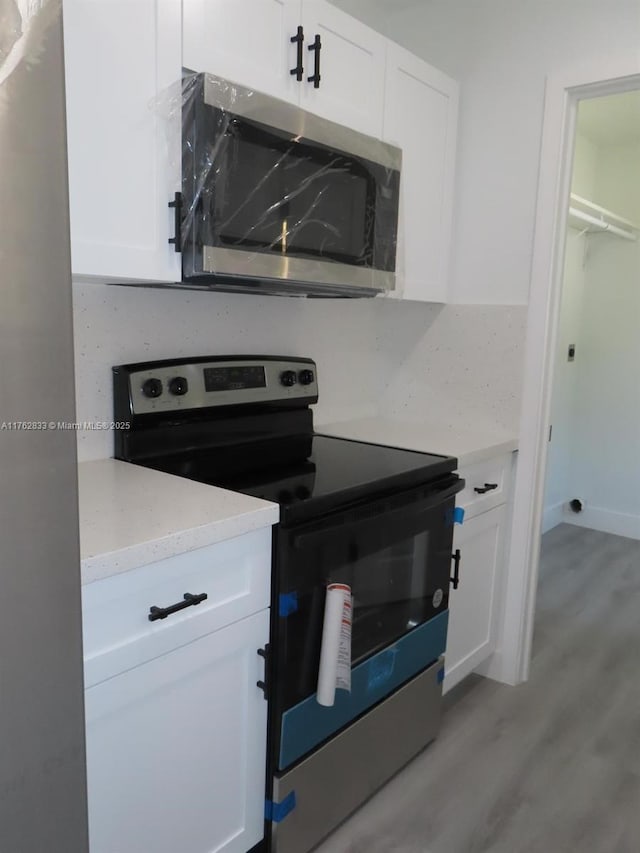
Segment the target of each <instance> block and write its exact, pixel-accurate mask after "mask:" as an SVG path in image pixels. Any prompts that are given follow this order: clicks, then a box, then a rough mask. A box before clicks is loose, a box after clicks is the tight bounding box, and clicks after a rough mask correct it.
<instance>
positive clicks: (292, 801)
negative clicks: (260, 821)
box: [264, 791, 296, 823]
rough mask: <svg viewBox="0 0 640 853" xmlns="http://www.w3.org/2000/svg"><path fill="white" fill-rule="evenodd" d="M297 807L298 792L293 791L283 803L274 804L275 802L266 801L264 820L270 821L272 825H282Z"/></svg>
mask: <svg viewBox="0 0 640 853" xmlns="http://www.w3.org/2000/svg"><path fill="white" fill-rule="evenodd" d="M295 807H296V792H295V791H291V793H290V794H287V796H286V797H285V798H284V800H283V801H282V802H281V803H274V802H273V800H265V801H264V819H265V820H270V821H271V823H281V821H283V820H284V819H285V817H286V816H287V815H288V814H291V812H292V811H293V810H294V809H295Z"/></svg>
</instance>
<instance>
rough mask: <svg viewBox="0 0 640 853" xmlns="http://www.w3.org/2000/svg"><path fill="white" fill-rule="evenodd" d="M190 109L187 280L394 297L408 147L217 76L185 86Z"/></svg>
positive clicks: (184, 220)
mask: <svg viewBox="0 0 640 853" xmlns="http://www.w3.org/2000/svg"><path fill="white" fill-rule="evenodd" d="M181 108H182V126H183V149H182V211H181V228H180V242H181V250H182V257H183V279H184V280H185V281H187V282H194V283H196V282H197V283H200V284H205V285H206V284H214V283H215V286H218V287H220V286H222V287H224V289H231V290H242V291H247V290H256V289H262V290H266V291H269V292H275V293H281V294H292V293H293V294H298V295H338V296H370V295H375V294H376V293H379V292H384V291H389V290H393V288H394V285H395V265H396V237H397V227H398V199H399V188H400V166H401V160H402V152H401V151H400V149H399V148H396V147H394V146H391V145H388V144H386V143H384V142H381V141H380V140H377V139H374V138H372V137H370V136H366V135H364V134H362V133H358V132H356V131H353V130H351V129H349V128H346V127H343V126H342V125H338V124H335V123H333V122H330V121H327V120H326V119H322V118H320V117H318V116H316V115H314V114H312V113H308V112H305V111H304V110H301V109H299V108H298V107H296V106H294V105H292V104H289V103H287V102H285V101H281V100H277V99H275V98H272V97H269V96H266V95H263V94H261V93H259V92H254V91H251V90H249V89H246V88H244V87H241V86H238V85H236V84H234V83H230V82H229V81H226V80H222V79H221V78H219V77H215V76H213V75H209V74H186V75H185V77H184V79H183V86H182V104H181Z"/></svg>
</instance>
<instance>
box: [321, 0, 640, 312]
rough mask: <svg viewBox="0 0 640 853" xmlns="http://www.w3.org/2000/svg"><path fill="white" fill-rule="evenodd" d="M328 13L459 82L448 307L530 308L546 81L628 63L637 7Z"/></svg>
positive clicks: (467, 1) (359, 4)
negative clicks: (367, 28)
mask: <svg viewBox="0 0 640 853" xmlns="http://www.w3.org/2000/svg"><path fill="white" fill-rule="evenodd" d="M335 2H336V3H337V5H340V6H341V7H342V8H344V9H346V10H347V11H351V12H353V13H354V14H356V15H359V16H360V17H361V18H362V19H363V20H369V21H370V22H371V23H372V25H373V26H377V27H378V28H379V29H381V30H383V31H384V32H385V34H386V35H388V36H389V37H390V38H393V39H395V40H396V41H399V42H400V43H402V44H404V45H405V46H406V47H407V48H408V49H409V50H412V51H413V52H415V53H417V54H419V55H421V56H423V57H424V58H425V59H426V60H427V61H429V62H431V63H432V64H433V65H435V66H437V67H439V68H441V69H442V70H443V71H445V72H447V73H449V74H450V75H451V76H453V77H455V78H456V79H458V80H459V81H460V83H461V100H460V121H459V127H458V140H459V141H458V164H457V175H456V180H457V189H456V205H455V213H454V217H455V221H454V232H453V245H454V247H455V252H454V256H453V261H452V287H453V296H454V299H455V300H457V301H461V302H477V303H480V302H483V303H504V304H507V303H516V304H522V303H526V302H527V300H528V290H529V276H530V267H531V256H532V243H533V228H534V216H535V203H536V193H537V186H538V167H539V156H540V140H541V130H542V110H543V100H544V88H545V76H546V75H547V74H549V73H553V72H559V71H561V70H563V69H565V68H570V67H575V66H578V65H584V64H585V62H588V61H589V60H590V59H592V58H593V57H594V56H606V55H608V54H609V53H610V52H611V51H612V50H615V52H616V55H617V56H618V57H620V58H623V57H624V56H629V58H630V60H635V59H636V58H637V55H638V49H639V47H638V46H639V45H640V0H606V2H605V0H430V2H423V3H420V4H418V5H417V8H415V9H412V10H411V9H409V10H403V8H402V7H403V6H404V5H405V4H401V7H400V8H398V6H397V4H394V3H388V4H387V10H388V13H387V17H386V18H384V14H383V11H382V9H383V4H382V3H380V2H379V0H371V3H367V2H363V0H335ZM369 10H371V11H369Z"/></svg>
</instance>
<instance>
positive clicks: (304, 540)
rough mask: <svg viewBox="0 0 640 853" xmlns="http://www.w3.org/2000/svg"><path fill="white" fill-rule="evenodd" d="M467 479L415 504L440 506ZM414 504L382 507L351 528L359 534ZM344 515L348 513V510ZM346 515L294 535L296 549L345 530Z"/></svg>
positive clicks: (424, 507)
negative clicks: (336, 521)
mask: <svg viewBox="0 0 640 853" xmlns="http://www.w3.org/2000/svg"><path fill="white" fill-rule="evenodd" d="M464 485H465V481H464V480H462V479H460V478H459V477H456V479H455V480H454V482H453V483H452V482H451V481H450V480H448V481H447V482H446V483H444V484H443V485H442V486H441V487H440V488H438V487H436V488H434V489H433V491H432V492H431V493H430V494H428V495H427V496H426V497H424V498H420V499H419V500H416V501H415V502H414V504H419V505H420V508H421V509H432V508H433V507H436V506H438V504H441V503H444V502H445V501H448V500H450V498H452V497H454V496H455V495H457V494H458V492H461V491H462V490H463V489H464ZM414 504H412V503H409V504H405V505H404V506H401V507H398V508H397V509H392V510H388V509H381V510H380V512H379V513H376V514H375V515H371V516H368V517H367V518H363V519H362V520H360V521H355V522H353V523H352V524H350V529H351V530H352V531H353V533H354V534H355V535H358V534H359V533H360V531H362V530H364V529H366V528H367V527H370V526H371V525H372V524H373V525H374V526H377V525H378V522H379V521H380V519H386V520H388V521H391V522H393V521H394V519H396V518H402V517H404V515H405V514H406V512H407V509H410V508H411V507H412V506H414ZM344 515H348V512H347V513H345V514H344ZM344 515H342V519H343V520H342V521H340V522H338V523H337V524H329V525H326V526H324V527H321V528H320V529H318V530H313V531H310V532H309V533H299V534H298V535H297V536H294V537H293V547H294V548H296V549H300V550H302V549H304V548H310V547H314V546H315V545H320V544H322V543H323V542H324V541H325V540H326V537H327V536H331V535H332V534H334V533H340V532H343V531H344Z"/></svg>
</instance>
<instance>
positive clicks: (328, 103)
mask: <svg viewBox="0 0 640 853" xmlns="http://www.w3.org/2000/svg"><path fill="white" fill-rule="evenodd" d="M302 13H303V25H304V35H305V75H304V86H303V89H302V99H301V101H300V105H301V106H302V108H303V109H305V110H309V111H310V112H313V113H317V114H318V115H321V116H324V117H325V118H328V119H331V121H335V122H337V123H338V124H342V125H346V126H347V127H351V128H353V129H354V130H359V131H361V132H362V133H368V134H370V135H372V136H375V137H377V138H378V139H379V138H380V136H381V135H382V115H383V104H384V69H385V53H386V44H387V41H386V39H385V38H384V36H382V35H380V33H377V32H375V30H372V29H370V28H369V27H367V26H365V25H364V24H363V23H361V22H360V21H358V20H356V18H352V17H351V16H350V15H346V14H345V13H344V12H342V11H340V9H337V8H336V7H335V6H332V5H331V4H330V3H327V2H325V0H304V2H303V4H302ZM316 35H319V36H320V42H321V45H322V47H321V50H320V76H321V79H320V85H319V88H317V89H316V88H314V85H313V83H312V82H308V80H307V78H308V77H311V76H312V75H313V73H314V55H315V54H314V52H313V51H310V50H309V46H310V45H313V43H314V39H315V37H316Z"/></svg>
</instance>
